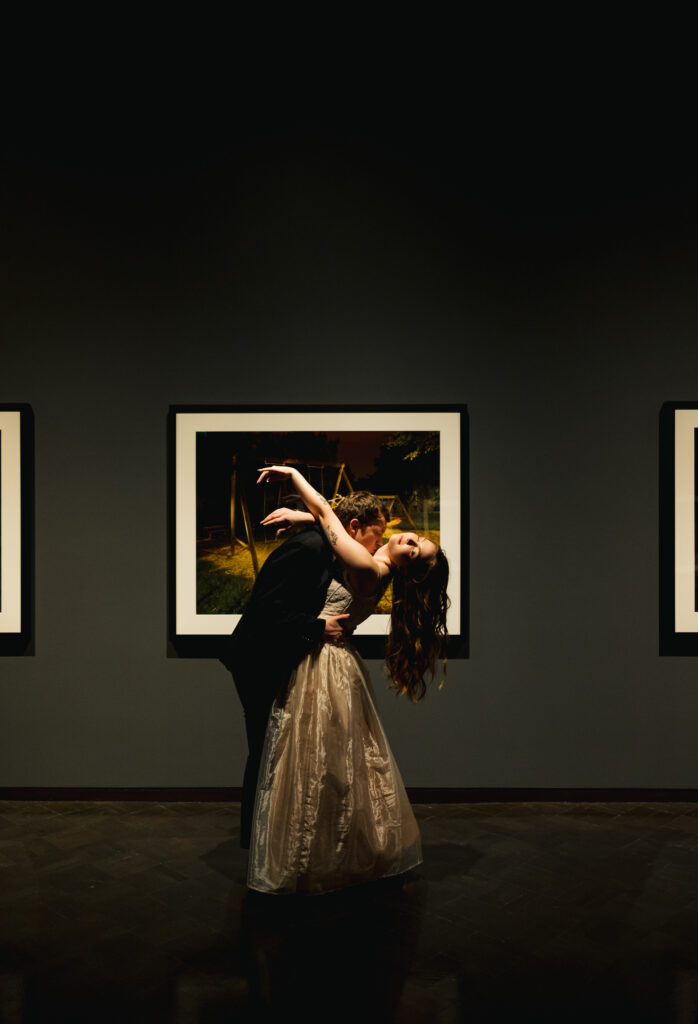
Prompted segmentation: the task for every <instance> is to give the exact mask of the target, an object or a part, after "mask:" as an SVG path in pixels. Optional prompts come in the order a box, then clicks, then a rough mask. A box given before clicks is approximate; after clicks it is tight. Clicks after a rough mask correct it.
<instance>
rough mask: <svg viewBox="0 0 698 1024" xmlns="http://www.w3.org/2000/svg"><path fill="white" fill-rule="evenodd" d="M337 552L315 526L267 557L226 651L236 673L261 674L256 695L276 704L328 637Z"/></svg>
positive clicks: (228, 664)
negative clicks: (326, 609)
mask: <svg viewBox="0 0 698 1024" xmlns="http://www.w3.org/2000/svg"><path fill="white" fill-rule="evenodd" d="M333 563H334V557H333V553H332V548H331V547H330V545H329V543H328V541H327V539H326V537H325V535H324V533H323V531H322V530H321V529H320V527H319V526H317V525H313V526H309V527H307V528H306V529H304V530H302V531H301V532H300V533H297V534H296V535H295V536H293V537H291V538H290V539H289V540H287V541H286V542H285V543H284V544H282V545H281V546H280V547H278V548H277V549H276V550H275V551H273V552H272V554H271V555H270V556H269V558H267V560H266V562H265V563H264V565H263V566H262V568H261V570H260V573H259V576H258V577H257V580H256V582H255V585H254V587H253V589H252V593H251V595H250V598H249V601H248V603H247V606H246V608H245V611H244V614H243V616H242V618H241V620H240V622H239V623H238V625H237V627H236V629H235V631H234V633H233V635H232V637H231V638H230V640H229V641H228V643H227V645H226V649H225V650H224V651H223V653H222V655H221V661H222V662H223V664H224V665H226V667H227V668H229V669H230V670H231V672H232V673H233V676H234V677H236V678H237V677H248V676H249V675H250V674H253V675H254V677H255V678H256V686H255V689H257V688H258V689H257V693H256V695H255V696H256V697H257V698H259V699H261V700H262V701H264V702H265V703H268V704H269V706H271V703H272V701H273V700H274V697H275V696H276V693H277V690H278V689H279V686H280V685H282V684H283V683H284V682H285V681H286V679H287V678H288V676H290V674H291V672H292V671H293V669H294V668H295V667H296V666H297V665H298V663H299V662H300V661H301V660H302V659H303V658H304V657H305V656H306V654H308V653H309V652H310V651H311V650H312V649H313V648H314V647H315V646H316V645H317V644H318V643H319V642H320V640H321V639H322V635H323V632H324V628H325V623H324V620H323V619H319V618H318V615H319V614H320V612H321V611H322V608H323V605H324V603H325V598H326V596H327V588H328V586H329V582H330V579H331V576H332V569H333Z"/></svg>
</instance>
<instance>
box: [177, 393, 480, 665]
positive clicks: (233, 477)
mask: <svg viewBox="0 0 698 1024" xmlns="http://www.w3.org/2000/svg"><path fill="white" fill-rule="evenodd" d="M168 435H169V445H168V447H169V596H170V607H169V635H170V642H171V644H172V645H173V647H174V650H175V652H176V653H177V654H180V655H185V656H215V654H216V652H217V650H218V649H219V648H220V646H221V638H223V637H227V636H229V635H230V633H232V631H233V629H234V628H235V626H236V625H237V623H238V622H239V620H240V616H241V613H242V611H243V609H244V607H245V603H246V601H247V598H248V597H249V594H250V592H251V590H252V587H253V585H254V581H255V579H256V577H257V574H258V572H259V570H260V568H261V566H262V565H263V564H264V561H265V559H266V558H267V557H268V556H269V555H270V554H271V552H272V551H273V550H274V549H275V548H276V547H277V546H278V545H279V544H280V543H283V539H279V538H277V537H276V533H275V530H274V529H273V528H265V527H263V526H261V525H260V524H261V521H262V520H263V519H264V518H265V516H266V515H268V514H269V513H270V512H271V511H272V510H273V509H274V508H276V507H279V506H283V505H288V504H289V501H288V500H287V499H288V497H289V495H288V491H289V486H288V484H287V483H282V484H273V485H270V486H266V487H258V486H257V485H256V480H257V477H258V469H259V467H261V466H264V465H272V464H281V463H287V464H293V465H296V466H297V467H298V468H299V469H300V471H301V472H302V473H303V475H304V476H305V477H306V478H307V479H308V480H309V481H310V482H311V483H312V485H313V486H314V487H315V488H316V490H318V491H320V492H321V493H322V494H323V495H324V496H325V497H326V498H327V500H328V501H329V502H330V503H331V504H333V505H335V506H336V505H337V504H339V503H340V502H341V501H342V499H343V497H345V496H346V495H347V494H349V493H350V492H351V491H354V490H361V489H366V490H370V491H373V493H374V494H377V495H379V496H380V497H381V498H382V500H383V502H384V504H385V505H386V507H387V508H388V510H389V521H388V526H387V530H386V537H389V536H390V535H391V534H392V533H394V532H407V531H414V532H416V533H419V534H420V536H425V537H428V538H429V539H430V540H433V541H435V542H438V543H439V544H441V546H442V548H443V549H444V551H445V553H446V555H447V557H448V560H449V565H450V580H449V588H448V591H449V597H450V600H451V605H450V608H449V613H448V630H449V636H450V638H451V639H450V643H449V653H450V654H453V655H459V656H461V657H463V656H466V655H467V636H468V613H467V607H468V603H467V562H468V517H467V478H468V463H467V413H466V409H465V407H464V406H442V407H433V408H431V407H421V406H420V407H377V406H376V407H366V406H361V407H346V408H336V407H334V408H331V407H298V406H289V407H278V406H275V407H262V408H230V407H224V408H223V407H210V406H209V407H192V406H173V407H171V409H170V414H169V425H168ZM390 601H391V591H390V588H389V589H388V591H387V592H386V594H385V596H384V597H383V599H382V600H381V602H380V604H379V605H378V607H377V610H376V613H375V614H374V615H372V616H370V618H369V619H367V620H366V621H365V622H363V623H362V624H361V625H360V626H359V627H358V629H357V631H356V633H355V634H354V639H355V641H356V643H357V646H358V647H359V648H360V650H361V652H362V654H364V656H365V657H377V658H379V657H382V655H383V649H384V643H385V636H386V633H387V632H388V628H389V622H390Z"/></svg>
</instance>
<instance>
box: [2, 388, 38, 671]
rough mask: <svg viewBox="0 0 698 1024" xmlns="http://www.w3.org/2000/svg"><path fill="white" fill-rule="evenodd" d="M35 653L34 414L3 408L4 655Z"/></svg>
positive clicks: (20, 408)
mask: <svg viewBox="0 0 698 1024" xmlns="http://www.w3.org/2000/svg"><path fill="white" fill-rule="evenodd" d="M33 653H34V414H33V411H32V409H31V406H29V405H27V404H24V403H21V404H16V405H13V404H6V403H2V404H0V655H5V656H21V655H29V654H33Z"/></svg>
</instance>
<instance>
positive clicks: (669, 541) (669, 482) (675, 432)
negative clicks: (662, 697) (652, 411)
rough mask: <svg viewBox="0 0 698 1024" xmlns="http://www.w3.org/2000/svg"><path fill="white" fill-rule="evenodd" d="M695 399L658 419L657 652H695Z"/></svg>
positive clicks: (668, 408)
mask: <svg viewBox="0 0 698 1024" xmlns="http://www.w3.org/2000/svg"><path fill="white" fill-rule="evenodd" d="M697 505H698V401H694V402H666V403H665V404H664V405H663V406H662V409H661V412H660V417H659V653H660V654H668V655H698V516H697V515H696V510H697Z"/></svg>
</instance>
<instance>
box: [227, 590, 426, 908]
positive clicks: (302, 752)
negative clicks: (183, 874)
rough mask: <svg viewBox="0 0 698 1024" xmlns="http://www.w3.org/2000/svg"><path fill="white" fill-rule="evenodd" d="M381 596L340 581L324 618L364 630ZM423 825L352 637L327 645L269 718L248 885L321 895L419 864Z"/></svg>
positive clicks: (299, 671)
mask: <svg viewBox="0 0 698 1024" xmlns="http://www.w3.org/2000/svg"><path fill="white" fill-rule="evenodd" d="M377 600H378V597H377V596H376V597H372V598H365V597H357V596H355V595H353V594H352V593H351V592H350V591H349V589H348V587H347V585H346V584H345V583H340V582H339V581H337V580H333V581H332V583H331V584H330V588H329V591H328V594H327V601H326V604H325V608H324V610H323V612H322V613H321V614H322V615H323V616H328V615H339V614H342V613H343V612H346V613H348V614H349V616H350V618H349V619H348V620H347V621H348V624H349V625H350V626H352V627H353V626H356V625H357V624H358V623H359V622H361V621H362V620H363V619H365V618H367V617H368V616H369V615H370V614H371V613H372V612H373V610H374V608H375V605H376V602H377ZM421 860H422V853H421V841H420V835H419V829H418V827H417V822H416V821H415V817H414V814H413V813H412V808H411V807H410V803H409V800H408V799H407V794H406V793H405V787H404V786H403V783H402V779H401V778H400V773H399V771H398V768H397V765H396V763H395V760H394V758H393V755H392V752H391V750H390V747H389V745H388V741H387V739H386V736H385V732H384V731H383V726H382V725H381V722H380V719H379V717H378V713H377V711H376V707H375V703H374V698H373V690H372V687H371V682H370V679H369V676H368V673H367V671H366V668H365V667H364V665H363V662H362V661H361V658H360V657H359V654H358V652H357V651H356V648H355V647H354V646H353V644H352V643H351V642H347V644H346V646H344V647H336V646H333V645H331V644H322V645H321V646H319V647H318V648H316V649H315V650H314V651H313V652H312V653H311V654H309V655H308V656H307V657H306V658H305V659H304V660H303V661H302V662H301V663H300V665H299V666H298V668H297V669H296V671H295V672H294V673H293V675H292V676H291V679H290V680H289V684H288V686H287V687H286V689H285V691H284V692H283V693H282V694H280V695H279V696H278V697H277V699H276V701H275V703H274V705H273V707H272V711H271V714H270V717H269V725H268V727H267V734H266V740H265V747H264V753H263V755H262V765H261V769H260V773H259V781H258V784H257V797H256V802H255V812H254V823H253V826H252V842H251V845H250V859H249V868H248V879H247V883H248V886H249V887H250V888H251V889H256V890H258V891H261V892H269V893H292V892H303V893H323V892H332V891H333V890H336V889H341V888H344V887H345V886H350V885H356V884H358V883H362V882H369V881H373V880H375V879H378V878H384V877H387V876H390V875H398V874H401V873H403V872H405V871H408V870H409V869H410V868H413V867H415V865H417V864H419V863H421Z"/></svg>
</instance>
